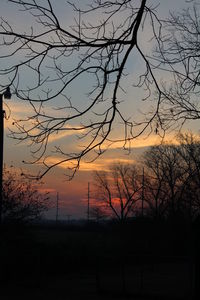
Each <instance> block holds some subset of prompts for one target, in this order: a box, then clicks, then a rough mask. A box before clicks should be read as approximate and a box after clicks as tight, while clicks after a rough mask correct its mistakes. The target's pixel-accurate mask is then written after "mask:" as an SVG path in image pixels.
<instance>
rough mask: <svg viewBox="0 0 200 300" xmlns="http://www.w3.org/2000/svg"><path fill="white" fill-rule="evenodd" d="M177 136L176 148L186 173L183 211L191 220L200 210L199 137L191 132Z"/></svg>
mask: <svg viewBox="0 0 200 300" xmlns="http://www.w3.org/2000/svg"><path fill="white" fill-rule="evenodd" d="M177 138H178V140H179V142H180V147H178V149H177V150H178V153H179V155H180V157H181V159H182V165H183V166H184V168H185V171H186V174H187V175H186V176H187V181H186V189H185V192H184V199H183V200H184V203H185V211H186V213H187V216H188V217H189V218H190V219H191V220H192V219H194V218H195V217H196V216H198V215H199V212H200V139H199V137H198V136H195V135H194V134H192V133H185V134H179V135H178V137H177Z"/></svg>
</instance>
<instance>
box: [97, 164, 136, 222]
mask: <svg viewBox="0 0 200 300" xmlns="http://www.w3.org/2000/svg"><path fill="white" fill-rule="evenodd" d="M95 185H96V190H97V197H96V198H97V201H99V203H100V204H101V206H102V207H104V209H105V210H107V213H109V214H112V215H113V216H114V217H115V218H116V219H117V220H119V221H120V222H124V221H125V220H126V219H127V218H128V217H130V216H131V215H132V214H133V209H134V207H135V205H136V203H137V201H139V200H140V193H139V191H140V190H141V185H140V183H139V176H138V172H137V169H136V168H135V167H134V166H130V165H125V164H121V163H116V164H114V165H111V166H110V168H109V171H108V172H105V171H97V172H95Z"/></svg>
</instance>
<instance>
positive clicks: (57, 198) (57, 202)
mask: <svg viewBox="0 0 200 300" xmlns="http://www.w3.org/2000/svg"><path fill="white" fill-rule="evenodd" d="M58 209H59V193H58V192H57V197H56V224H58Z"/></svg>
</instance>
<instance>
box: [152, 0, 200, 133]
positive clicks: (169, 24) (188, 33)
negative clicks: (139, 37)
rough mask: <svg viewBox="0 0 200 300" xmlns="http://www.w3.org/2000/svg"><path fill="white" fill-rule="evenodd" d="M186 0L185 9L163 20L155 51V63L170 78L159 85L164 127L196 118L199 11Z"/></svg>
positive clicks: (198, 117) (192, 2)
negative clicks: (161, 31)
mask: <svg viewBox="0 0 200 300" xmlns="http://www.w3.org/2000/svg"><path fill="white" fill-rule="evenodd" d="M188 3H190V4H188V5H189V6H188V7H187V8H186V9H184V10H180V11H179V12H178V13H171V14H170V17H169V18H168V19H167V20H166V21H165V23H164V25H163V36H162V37H161V36H160V40H159V46H158V47H157V51H156V54H155V59H156V61H157V62H158V66H157V67H158V68H161V69H162V70H165V71H166V73H167V74H166V75H167V76H168V77H169V78H170V80H168V82H165V84H164V85H163V89H164V93H163V95H164V97H162V101H161V102H162V109H161V110H160V119H161V122H162V123H163V126H164V127H165V128H169V127H171V126H174V127H180V125H181V126H182V125H183V124H184V123H185V122H186V121H187V120H199V119H200V114H199V112H200V106H199V83H200V81H199V75H200V60H199V49H200V43H199V37H200V25H199V24H200V13H199V4H198V3H197V2H195V1H193V0H192V1H188ZM164 124H165V125H164Z"/></svg>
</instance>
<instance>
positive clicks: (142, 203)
mask: <svg viewBox="0 0 200 300" xmlns="http://www.w3.org/2000/svg"><path fill="white" fill-rule="evenodd" d="M143 216H144V167H143V168H142V218H143Z"/></svg>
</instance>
